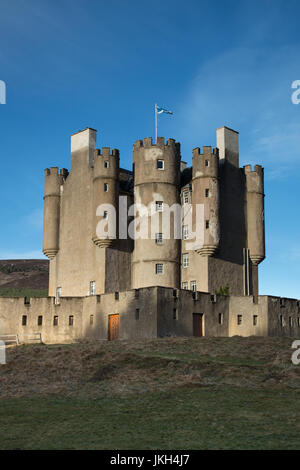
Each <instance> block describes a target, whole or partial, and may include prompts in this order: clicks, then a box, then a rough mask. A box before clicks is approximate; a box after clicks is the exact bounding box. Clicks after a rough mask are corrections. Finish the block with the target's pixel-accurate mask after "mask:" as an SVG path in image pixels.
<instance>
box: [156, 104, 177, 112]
mask: <svg viewBox="0 0 300 470" xmlns="http://www.w3.org/2000/svg"><path fill="white" fill-rule="evenodd" d="M156 112H157V114H162V113H165V114H173V113H172V111H168V110H167V109H165V108H162V107H161V106H158V105H156Z"/></svg>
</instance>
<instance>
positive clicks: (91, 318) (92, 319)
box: [90, 315, 94, 325]
mask: <svg viewBox="0 0 300 470" xmlns="http://www.w3.org/2000/svg"><path fill="white" fill-rule="evenodd" d="M93 324H94V315H90V325H93Z"/></svg>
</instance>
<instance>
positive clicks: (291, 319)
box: [289, 317, 293, 328]
mask: <svg viewBox="0 0 300 470" xmlns="http://www.w3.org/2000/svg"><path fill="white" fill-rule="evenodd" d="M289 325H290V328H292V326H293V318H292V317H289Z"/></svg>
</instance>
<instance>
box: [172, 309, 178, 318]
mask: <svg viewBox="0 0 300 470" xmlns="http://www.w3.org/2000/svg"><path fill="white" fill-rule="evenodd" d="M173 320H178V314H177V308H173Z"/></svg>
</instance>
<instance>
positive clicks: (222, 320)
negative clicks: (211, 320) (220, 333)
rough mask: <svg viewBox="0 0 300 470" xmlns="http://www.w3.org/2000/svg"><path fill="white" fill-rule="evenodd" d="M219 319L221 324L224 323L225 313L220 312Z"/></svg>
mask: <svg viewBox="0 0 300 470" xmlns="http://www.w3.org/2000/svg"><path fill="white" fill-rule="evenodd" d="M218 320H219V325H223V322H224V315H223V313H219V317H218Z"/></svg>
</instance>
